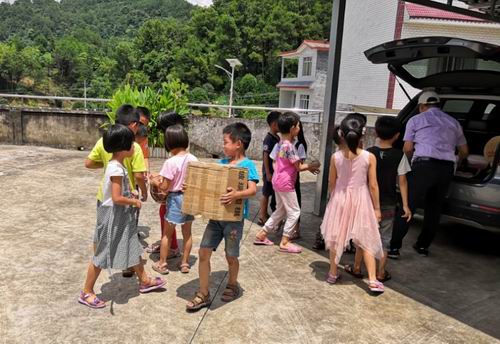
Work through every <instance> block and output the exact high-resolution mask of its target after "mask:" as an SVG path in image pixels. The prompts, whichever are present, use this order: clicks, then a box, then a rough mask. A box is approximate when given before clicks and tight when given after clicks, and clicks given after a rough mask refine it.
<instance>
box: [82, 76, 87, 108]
mask: <svg viewBox="0 0 500 344" xmlns="http://www.w3.org/2000/svg"><path fill="white" fill-rule="evenodd" d="M83 104H84V107H85V110H87V80H83Z"/></svg>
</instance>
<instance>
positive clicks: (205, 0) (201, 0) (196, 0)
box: [0, 0, 212, 6]
mask: <svg viewBox="0 0 500 344" xmlns="http://www.w3.org/2000/svg"><path fill="white" fill-rule="evenodd" d="M82 1H85V0H82ZM187 1H188V2H190V3H192V4H195V5H200V6H209V5H211V4H212V0H187ZM0 2H10V3H12V2H14V0H0Z"/></svg>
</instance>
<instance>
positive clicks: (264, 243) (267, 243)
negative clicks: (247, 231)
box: [253, 238, 274, 246]
mask: <svg viewBox="0 0 500 344" xmlns="http://www.w3.org/2000/svg"><path fill="white" fill-rule="evenodd" d="M253 244H254V245H259V246H273V245H274V242H272V241H271V240H269V239H268V238H265V239H264V240H261V239H259V238H255V240H254V242H253Z"/></svg>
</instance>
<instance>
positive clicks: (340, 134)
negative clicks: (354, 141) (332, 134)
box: [337, 128, 344, 137]
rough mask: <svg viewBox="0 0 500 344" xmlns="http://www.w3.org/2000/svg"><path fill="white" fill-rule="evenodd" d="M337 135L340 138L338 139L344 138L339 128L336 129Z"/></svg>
mask: <svg viewBox="0 0 500 344" xmlns="http://www.w3.org/2000/svg"><path fill="white" fill-rule="evenodd" d="M337 134H338V135H339V136H340V137H344V133H342V130H340V128H338V129H337Z"/></svg>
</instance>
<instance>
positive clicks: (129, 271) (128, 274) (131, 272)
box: [122, 268, 135, 278]
mask: <svg viewBox="0 0 500 344" xmlns="http://www.w3.org/2000/svg"><path fill="white" fill-rule="evenodd" d="M134 274H135V271H134V269H133V268H128V269H126V270H122V276H123V277H125V278H130V277H132V276H134Z"/></svg>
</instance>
